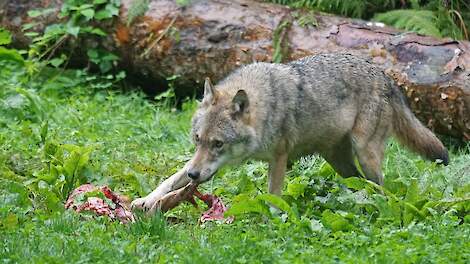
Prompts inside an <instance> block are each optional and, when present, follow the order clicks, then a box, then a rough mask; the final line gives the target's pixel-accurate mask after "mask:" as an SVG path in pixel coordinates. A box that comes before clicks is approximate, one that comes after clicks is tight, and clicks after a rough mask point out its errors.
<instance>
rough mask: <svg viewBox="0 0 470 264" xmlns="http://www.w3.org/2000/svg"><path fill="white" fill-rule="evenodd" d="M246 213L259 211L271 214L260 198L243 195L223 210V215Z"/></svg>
mask: <svg viewBox="0 0 470 264" xmlns="http://www.w3.org/2000/svg"><path fill="white" fill-rule="evenodd" d="M247 213H259V214H262V215H266V216H271V213H270V212H269V207H268V206H267V205H266V204H265V203H263V202H262V201H261V200H258V199H253V198H248V197H245V198H244V199H242V200H240V201H239V202H234V203H233V204H232V206H231V207H230V208H229V209H228V210H227V211H226V212H225V216H237V215H242V214H247Z"/></svg>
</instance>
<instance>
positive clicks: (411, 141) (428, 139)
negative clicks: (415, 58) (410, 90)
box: [391, 84, 449, 165]
mask: <svg viewBox="0 0 470 264" xmlns="http://www.w3.org/2000/svg"><path fill="white" fill-rule="evenodd" d="M392 85H393V87H392V99H391V103H392V107H393V132H394V134H395V137H396V138H398V139H399V140H400V142H402V143H403V144H404V145H406V146H408V147H409V148H410V149H411V150H413V151H415V152H417V153H418V154H420V155H421V156H423V157H425V158H427V159H429V160H431V161H437V162H440V163H443V164H444V165H447V164H448V163H449V154H448V152H447V149H446V148H445V147H444V145H443V144H442V142H441V141H440V140H439V139H438V138H437V137H436V136H435V135H434V134H433V133H432V132H431V130H429V129H428V128H426V127H425V126H424V125H423V124H421V122H420V121H419V120H418V118H416V116H415V115H414V114H413V113H412V112H411V110H410V109H409V108H408V106H407V103H406V101H405V98H404V96H403V94H402V93H401V92H400V90H399V88H398V87H397V86H396V85H395V84H392Z"/></svg>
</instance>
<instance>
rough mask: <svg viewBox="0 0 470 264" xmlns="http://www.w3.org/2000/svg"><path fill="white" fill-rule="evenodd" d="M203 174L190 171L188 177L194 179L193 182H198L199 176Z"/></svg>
mask: <svg viewBox="0 0 470 264" xmlns="http://www.w3.org/2000/svg"><path fill="white" fill-rule="evenodd" d="M200 174H201V173H200V172H199V171H196V170H189V171H188V177H189V178H191V179H193V180H197V179H198V178H199V175H200Z"/></svg>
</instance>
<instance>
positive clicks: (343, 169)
mask: <svg viewBox="0 0 470 264" xmlns="http://www.w3.org/2000/svg"><path fill="white" fill-rule="evenodd" d="M353 154H354V152H353V148H352V143H351V137H350V136H349V135H348V136H346V137H345V138H344V139H343V140H342V141H341V142H340V143H339V144H338V145H337V146H336V147H335V148H333V149H332V150H331V151H330V153H327V154H324V155H323V157H324V158H325V159H326V161H328V163H329V164H330V165H331V166H332V167H333V168H334V169H335V171H336V172H337V173H339V174H340V175H341V176H342V177H344V178H347V177H359V176H361V174H360V173H359V171H358V170H357V167H356V165H355V164H354V155H353Z"/></svg>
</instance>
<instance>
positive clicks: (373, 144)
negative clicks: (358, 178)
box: [353, 131, 387, 185]
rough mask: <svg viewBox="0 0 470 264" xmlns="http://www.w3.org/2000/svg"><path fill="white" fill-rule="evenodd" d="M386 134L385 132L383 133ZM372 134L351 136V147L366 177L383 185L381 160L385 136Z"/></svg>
mask: <svg viewBox="0 0 470 264" xmlns="http://www.w3.org/2000/svg"><path fill="white" fill-rule="evenodd" d="M384 132H386V131H384ZM385 134H386V133H385ZM385 134H382V135H381V136H374V137H372V138H370V141H367V138H364V137H360V136H359V137H358V136H357V135H356V136H353V149H354V152H355V154H356V156H357V159H358V160H359V164H360V165H361V168H362V171H363V172H364V174H365V176H366V178H367V179H368V180H371V181H373V182H375V183H377V184H379V185H383V182H384V177H383V174H382V160H383V157H384V150H385V140H386V138H387V137H386V136H384V135H385Z"/></svg>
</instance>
